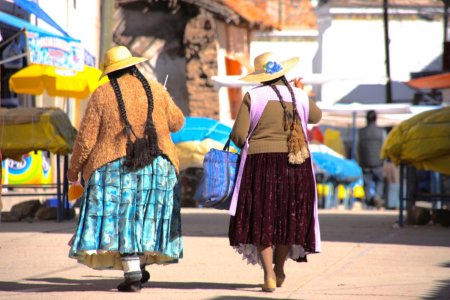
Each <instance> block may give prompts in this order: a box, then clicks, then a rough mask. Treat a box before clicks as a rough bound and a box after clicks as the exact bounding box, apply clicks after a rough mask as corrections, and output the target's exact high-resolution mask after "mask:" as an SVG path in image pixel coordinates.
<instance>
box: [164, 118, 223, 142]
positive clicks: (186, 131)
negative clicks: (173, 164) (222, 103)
mask: <svg viewBox="0 0 450 300" xmlns="http://www.w3.org/2000/svg"><path fill="white" fill-rule="evenodd" d="M230 132H231V128H230V127H229V126H227V125H225V124H223V123H220V122H219V121H217V120H214V119H210V118H203V117H186V121H185V124H184V126H183V128H181V130H180V131H178V132H175V133H172V140H173V142H174V143H175V144H178V143H181V142H190V141H203V140H204V139H212V140H214V141H217V142H220V143H222V144H225V143H226V142H227V140H228V137H229V136H230Z"/></svg>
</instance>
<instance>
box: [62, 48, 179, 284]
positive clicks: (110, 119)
mask: <svg viewBox="0 0 450 300" xmlns="http://www.w3.org/2000/svg"><path fill="white" fill-rule="evenodd" d="M145 60H146V59H145V58H142V57H133V56H132V55H131V53H130V51H129V50H128V49H127V48H126V47H123V46H118V47H114V48H112V49H110V50H109V51H107V52H106V54H105V60H104V62H105V68H104V72H103V75H102V76H105V75H107V76H108V78H109V80H110V83H106V84H104V85H102V86H100V87H99V88H97V90H96V91H95V92H94V93H93V94H92V96H91V98H90V100H89V103H88V107H87V110H86V113H85V115H84V117H83V120H82V122H81V126H80V130H79V131H78V135H77V137H76V140H75V145H74V149H73V153H72V157H71V160H70V167H69V171H68V173H67V176H68V179H69V181H71V182H76V181H78V180H79V177H78V174H79V173H80V172H82V175H83V178H84V180H85V182H86V185H85V189H84V193H83V196H82V198H81V199H82V202H81V208H80V217H79V222H78V226H77V229H76V231H75V235H74V239H73V243H72V247H71V249H70V257H71V258H74V259H77V260H78V262H80V263H83V264H85V265H87V266H88V267H91V268H94V269H117V270H123V272H124V277H125V280H124V281H123V282H122V283H120V284H119V285H118V286H117V289H118V290H119V291H122V292H138V291H140V289H141V283H144V282H146V281H148V280H149V278H150V274H149V272H148V271H146V270H145V266H146V265H150V264H167V263H173V262H177V261H178V259H179V258H181V257H182V249H183V248H182V240H181V229H180V226H181V220H180V204H179V200H178V199H177V198H175V195H174V191H173V190H174V187H175V184H176V182H177V171H178V165H179V163H178V157H177V152H176V149H175V145H174V143H173V142H172V140H171V137H170V132H174V131H178V130H179V129H181V127H182V126H183V124H184V116H183V113H182V112H181V110H180V109H179V108H178V107H177V106H176V105H175V103H174V102H173V100H172V98H171V97H170V95H169V93H168V92H167V91H166V89H165V88H164V86H162V85H161V84H159V83H158V82H156V81H153V80H148V79H146V78H145V77H144V76H143V75H142V73H141V72H140V71H139V70H138V69H137V68H136V66H135V65H136V64H138V63H140V62H143V61H145Z"/></svg>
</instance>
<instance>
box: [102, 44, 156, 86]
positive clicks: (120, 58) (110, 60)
mask: <svg viewBox="0 0 450 300" xmlns="http://www.w3.org/2000/svg"><path fill="white" fill-rule="evenodd" d="M146 60H148V59H147V58H145V57H134V56H132V55H131V52H130V50H128V49H127V48H126V47H124V46H117V47H114V48H111V49H109V50H108V51H106V53H105V58H104V63H103V65H104V67H103V73H102V75H101V76H100V79H101V78H102V77H103V76H105V75H107V74H109V73H111V72H114V71H117V70H121V69H125V68H128V67H131V66H134V65H137V64H138V63H141V62H143V61H146Z"/></svg>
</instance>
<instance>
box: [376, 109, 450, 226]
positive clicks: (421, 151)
mask: <svg viewBox="0 0 450 300" xmlns="http://www.w3.org/2000/svg"><path fill="white" fill-rule="evenodd" d="M381 155H382V158H384V159H389V160H391V161H392V162H393V163H394V164H396V165H399V166H400V195H399V198H400V200H401V201H400V213H399V224H400V226H402V225H403V209H404V204H403V201H402V200H406V204H407V207H408V217H409V220H410V221H412V220H411V216H410V210H409V209H410V208H411V207H412V206H413V205H414V202H415V201H419V200H423V201H430V202H441V201H449V200H450V191H444V189H442V188H435V189H433V190H431V191H430V192H427V193H423V192H421V191H420V190H419V189H418V180H417V179H418V178H417V172H416V170H424V171H433V172H436V173H437V174H439V175H444V176H449V175H450V107H441V108H439V109H436V110H431V111H426V112H423V113H420V114H418V115H416V116H414V117H412V118H410V119H408V120H406V121H404V122H402V123H401V124H399V125H398V126H396V127H395V128H394V129H393V130H392V131H391V132H390V133H389V135H388V136H387V139H386V141H385V143H384V145H383V148H382V153H381ZM405 168H406V172H405ZM404 176H406V180H404ZM404 181H405V182H406V188H404V187H403V182H404ZM438 181H441V179H439V180H438ZM404 190H405V191H406V195H404Z"/></svg>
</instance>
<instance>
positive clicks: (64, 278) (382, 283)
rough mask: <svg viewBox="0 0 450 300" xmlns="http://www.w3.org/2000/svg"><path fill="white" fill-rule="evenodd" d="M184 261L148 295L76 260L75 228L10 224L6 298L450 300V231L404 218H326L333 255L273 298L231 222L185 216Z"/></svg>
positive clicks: (0, 264) (309, 266)
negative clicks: (123, 288)
mask: <svg viewBox="0 0 450 300" xmlns="http://www.w3.org/2000/svg"><path fill="white" fill-rule="evenodd" d="M182 215H183V230H184V258H183V259H182V260H181V261H180V263H179V264H177V265H170V266H154V267H150V269H149V270H150V272H151V280H150V283H148V284H146V286H145V288H144V289H143V290H142V291H141V293H138V294H125V295H124V294H122V293H118V292H117V291H116V290H115V287H116V286H117V284H118V283H119V282H120V281H121V279H122V272H121V271H96V270H91V269H89V268H87V267H85V266H83V265H79V264H77V263H76V262H75V261H74V260H71V259H69V258H68V257H67V252H68V246H67V242H68V240H69V239H70V237H71V235H72V232H73V230H74V228H75V221H65V222H61V223H57V222H43V221H37V222H33V223H26V222H21V223H0V299H27V300H28V299H108V300H113V299H124V297H126V299H163V300H164V299H177V300H183V299H211V300H213V299H214V300H231V299H314V300H315V299H364V300H366V299H389V300H390V299H450V228H444V227H440V226H433V225H427V226H420V227H406V228H401V229H400V228H396V226H395V221H396V217H397V216H396V213H395V212H388V211H384V212H380V211H352V212H345V211H320V212H319V215H320V222H321V228H322V238H323V252H322V253H320V254H315V255H310V256H309V257H308V259H309V262H308V263H306V264H305V263H303V264H299V263H295V262H293V261H289V262H287V264H286V274H287V279H286V282H285V285H284V286H283V287H282V288H279V289H277V290H276V291H275V292H274V293H263V292H261V291H260V288H259V284H260V283H262V270H261V269H260V268H259V266H252V265H247V264H246V263H245V262H244V261H242V260H241V258H240V257H239V256H238V255H237V254H236V253H235V252H234V251H233V250H232V249H231V248H230V247H229V246H228V239H227V228H228V216H227V215H226V213H224V212H221V211H215V210H208V209H183V210H182Z"/></svg>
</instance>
